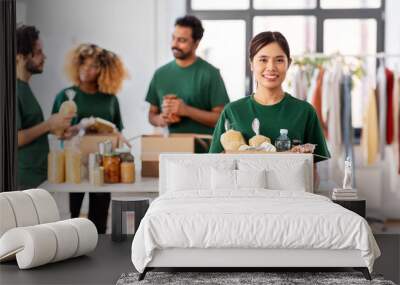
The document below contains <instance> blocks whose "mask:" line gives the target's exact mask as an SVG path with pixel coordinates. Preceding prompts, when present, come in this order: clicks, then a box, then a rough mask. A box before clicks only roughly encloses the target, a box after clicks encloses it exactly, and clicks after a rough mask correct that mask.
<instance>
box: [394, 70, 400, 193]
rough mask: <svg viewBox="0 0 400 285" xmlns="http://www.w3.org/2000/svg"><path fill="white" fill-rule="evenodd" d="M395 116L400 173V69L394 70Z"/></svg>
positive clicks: (398, 168) (397, 160)
mask: <svg viewBox="0 0 400 285" xmlns="http://www.w3.org/2000/svg"><path fill="white" fill-rule="evenodd" d="M393 117H394V125H393V129H394V132H393V148H394V154H395V157H396V169H397V172H398V174H400V70H395V72H394V84H393ZM399 192H400V190H399Z"/></svg>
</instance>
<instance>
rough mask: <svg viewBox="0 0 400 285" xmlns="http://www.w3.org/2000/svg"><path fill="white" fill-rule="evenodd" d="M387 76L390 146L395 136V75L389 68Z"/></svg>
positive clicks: (388, 135) (387, 128)
mask: <svg viewBox="0 0 400 285" xmlns="http://www.w3.org/2000/svg"><path fill="white" fill-rule="evenodd" d="M385 75H386V97H387V98H386V102H387V104H386V105H387V110H386V143H387V144H388V145H390V144H392V142H393V135H394V129H393V127H394V126H393V125H394V117H393V84H394V74H393V72H392V71H391V70H389V69H388V68H385Z"/></svg>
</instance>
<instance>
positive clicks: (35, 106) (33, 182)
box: [16, 26, 72, 190]
mask: <svg viewBox="0 0 400 285" xmlns="http://www.w3.org/2000/svg"><path fill="white" fill-rule="evenodd" d="M45 59H46V56H45V55H44V53H43V48H42V42H41V41H40V39H39V31H38V30H37V29H36V28H35V27H33V26H21V27H19V28H18V29H17V58H16V63H17V65H16V68H17V131H18V152H17V156H18V172H17V185H18V188H19V189H21V190H22V189H29V188H36V187H37V186H39V185H40V184H41V183H42V182H43V181H44V180H46V177H47V154H48V152H49V143H48V140H47V134H48V133H49V132H53V131H54V130H56V129H58V128H66V127H68V126H69V124H70V121H71V119H72V118H71V117H66V116H63V115H59V114H54V115H52V116H51V117H50V118H49V119H48V120H46V121H45V120H44V116H43V112H42V109H41V107H40V105H39V103H38V101H37V99H36V97H35V96H34V95H33V92H32V90H31V88H30V86H29V81H30V79H31V76H32V75H33V74H39V73H42V72H43V66H44V62H45Z"/></svg>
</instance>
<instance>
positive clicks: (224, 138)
mask: <svg viewBox="0 0 400 285" xmlns="http://www.w3.org/2000/svg"><path fill="white" fill-rule="evenodd" d="M220 141H221V144H222V146H223V148H224V150H226V151H236V150H239V148H240V146H241V145H244V144H246V142H245V140H244V138H243V135H242V133H241V132H238V131H235V130H228V131H226V132H225V133H223V134H222V135H221V138H220Z"/></svg>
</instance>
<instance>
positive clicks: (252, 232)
mask: <svg viewBox="0 0 400 285" xmlns="http://www.w3.org/2000/svg"><path fill="white" fill-rule="evenodd" d="M312 161H313V158H312V155H310V154H260V155H259V154H162V155H161V156H160V180H159V181H160V182H159V183H160V184H159V191H160V196H159V197H158V198H157V199H156V200H154V201H153V203H152V204H151V206H150V208H149V210H148V211H147V213H146V215H145V217H144V219H143V220H142V222H141V223H140V226H139V228H138V230H137V232H136V234H135V237H134V240H133V242H132V262H133V264H134V266H135V268H136V269H137V270H138V271H139V272H140V273H141V274H140V276H139V279H140V280H141V279H143V278H144V277H145V274H146V272H148V271H149V270H151V269H153V268H161V267H163V268H165V267H167V268H172V267H179V268H182V267H196V268H198V267H207V268H209V267H224V268H226V267H235V268H246V267H247V268H250V267H251V268H254V267H262V268H266V267H302V268H304V267H318V268H320V267H352V268H355V269H359V270H361V271H362V272H363V274H364V276H365V277H366V278H367V279H370V278H371V277H370V274H369V273H370V272H372V268H373V263H374V260H375V259H376V258H377V257H379V255H380V251H379V248H378V246H377V244H376V241H375V239H374V237H373V235H372V232H371V229H370V227H369V226H368V223H367V222H366V221H365V219H363V218H362V217H360V216H359V215H357V214H355V213H353V212H351V211H349V210H347V209H345V208H343V207H341V206H340V205H337V204H335V203H333V202H332V201H330V199H329V198H327V197H324V196H320V195H316V194H313V172H312V169H313V162H312ZM242 270H243V269H242Z"/></svg>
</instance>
